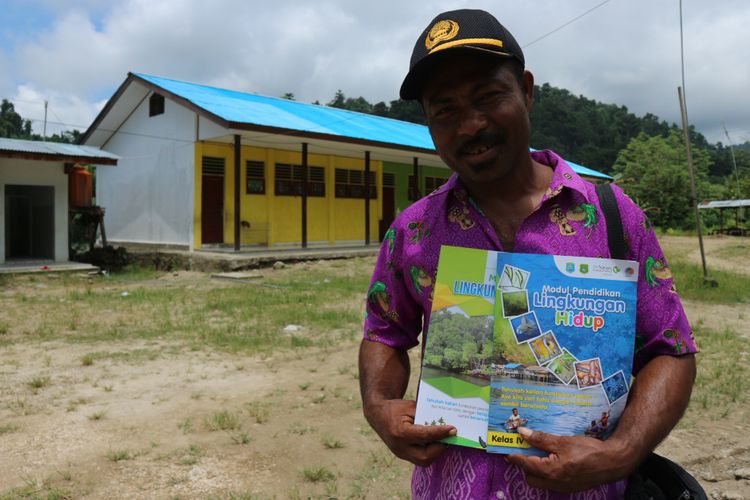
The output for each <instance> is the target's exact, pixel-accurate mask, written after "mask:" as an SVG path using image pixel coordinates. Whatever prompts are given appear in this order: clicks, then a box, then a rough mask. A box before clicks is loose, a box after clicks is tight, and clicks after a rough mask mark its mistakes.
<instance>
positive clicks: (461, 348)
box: [414, 246, 498, 448]
mask: <svg viewBox="0 0 750 500" xmlns="http://www.w3.org/2000/svg"><path fill="white" fill-rule="evenodd" d="M497 255H498V252H493V251H488V250H477V249H471V248H459V247H451V246H443V247H442V248H441V250H440V259H439V261H438V269H437V276H436V277H435V288H434V296H433V301H432V311H431V314H430V321H429V326H428V333H427V334H426V340H425V347H424V352H423V356H422V372H421V376H420V381H419V392H418V396H417V410H416V416H415V419H414V423H415V424H422V425H445V424H447V425H453V426H455V427H456V429H457V431H458V433H457V435H456V436H453V437H449V438H447V439H445V440H443V441H444V442H446V443H449V444H456V445H462V446H469V447H472V448H484V447H485V446H486V442H485V438H486V436H487V418H488V405H489V399H490V376H491V370H492V335H493V322H494V314H495V291H496V282H497V276H496V273H497Z"/></svg>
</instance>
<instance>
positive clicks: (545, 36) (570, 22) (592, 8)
mask: <svg viewBox="0 0 750 500" xmlns="http://www.w3.org/2000/svg"><path fill="white" fill-rule="evenodd" d="M611 1H612V0H604V1H603V2H601V3H599V4H597V5H594V6H593V7H591V8H590V9H589V10H587V11H586V12H584V13H583V14H580V15H577V16H576V17H574V18H573V19H571V20H569V21H567V22H566V23H565V24H562V25H560V26H558V27H557V28H555V29H553V30H552V31H550V32H549V33H545V34H544V35H542V36H540V37H539V38H536V39H534V40H532V41H530V42H529V43H527V44H526V45H523V46H522V47H521V48H522V49H525V48H526V47H530V46H531V45H534V44H535V43H536V42H539V41H541V40H544V39H545V38H547V37H548V36H550V35H552V34H553V33H557V32H558V31H560V30H561V29H563V28H565V27H566V26H568V25H570V24H573V23H574V22H576V21H578V20H579V19H580V18H582V17H583V16H585V15H587V14H590V13H591V12H594V11H595V10H596V9H598V8H599V7H601V6H603V5H604V4H607V3H609V2H611Z"/></svg>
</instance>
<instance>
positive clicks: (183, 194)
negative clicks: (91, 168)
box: [96, 83, 196, 249]
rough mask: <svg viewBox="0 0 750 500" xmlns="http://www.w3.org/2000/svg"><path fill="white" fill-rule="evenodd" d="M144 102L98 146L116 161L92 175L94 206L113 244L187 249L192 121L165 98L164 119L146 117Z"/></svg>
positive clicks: (192, 117)
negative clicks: (100, 211) (101, 212)
mask: <svg viewBox="0 0 750 500" xmlns="http://www.w3.org/2000/svg"><path fill="white" fill-rule="evenodd" d="M133 85H138V84H137V83H134V84H133ZM148 101H149V100H148V97H147V98H146V99H144V100H143V102H142V103H141V104H140V106H138V108H137V109H136V110H135V111H134V112H133V114H132V115H130V117H129V118H128V119H127V120H126V121H125V123H124V124H123V125H122V126H121V127H120V128H119V130H118V131H117V132H116V133H115V134H114V135H113V136H112V138H111V139H109V141H108V142H106V143H105V144H103V145H102V147H101V149H103V150H105V151H110V152H112V153H115V154H117V155H119V156H120V157H121V159H120V160H118V162H117V166H116V167H114V168H100V169H98V171H97V177H96V203H97V204H98V205H100V206H102V207H104V209H105V210H106V212H105V215H104V224H105V228H106V230H107V238H108V239H110V240H112V241H114V242H133V243H151V244H169V245H186V246H189V247H190V248H191V249H192V247H193V245H192V243H193V213H194V210H193V197H194V191H195V177H194V164H195V145H194V139H195V128H196V126H195V123H196V116H195V113H193V112H192V111H189V110H188V109H186V108H184V107H182V106H180V105H178V104H175V103H174V102H172V101H170V100H169V99H168V98H167V99H165V106H164V113H163V114H161V115H158V116H154V117H149V116H148Z"/></svg>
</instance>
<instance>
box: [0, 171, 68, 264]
mask: <svg viewBox="0 0 750 500" xmlns="http://www.w3.org/2000/svg"><path fill="white" fill-rule="evenodd" d="M6 184H18V185H25V186H52V187H53V188H54V189H55V261H57V262H65V261H67V260H68V176H67V175H65V172H64V171H63V164H62V162H48V161H34V160H16V159H11V158H0V263H3V262H5V186H6Z"/></svg>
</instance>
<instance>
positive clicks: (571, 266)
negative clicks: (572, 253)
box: [565, 262, 576, 273]
mask: <svg viewBox="0 0 750 500" xmlns="http://www.w3.org/2000/svg"><path fill="white" fill-rule="evenodd" d="M565 271H566V272H569V273H574V272H576V265H575V264H574V263H572V262H567V263H566V264H565Z"/></svg>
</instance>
